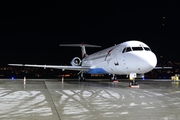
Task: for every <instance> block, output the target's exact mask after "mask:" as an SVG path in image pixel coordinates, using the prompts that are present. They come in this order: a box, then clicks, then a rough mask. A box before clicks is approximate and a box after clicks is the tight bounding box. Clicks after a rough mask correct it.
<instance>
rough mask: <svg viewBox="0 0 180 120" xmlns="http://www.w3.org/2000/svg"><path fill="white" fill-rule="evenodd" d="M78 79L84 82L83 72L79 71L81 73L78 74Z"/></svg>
mask: <svg viewBox="0 0 180 120" xmlns="http://www.w3.org/2000/svg"><path fill="white" fill-rule="evenodd" d="M78 81H79V82H85V77H84V75H83V72H81V74H80V75H79V78H78Z"/></svg>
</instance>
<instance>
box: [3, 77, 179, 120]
mask: <svg viewBox="0 0 180 120" xmlns="http://www.w3.org/2000/svg"><path fill="white" fill-rule="evenodd" d="M138 82H139V85H140V88H130V87H128V80H119V82H117V83H111V82H108V81H107V80H101V79H98V80H88V81H87V82H82V83H79V82H77V80H67V79H65V80H64V82H61V79H60V80H58V79H26V83H24V81H23V79H14V80H11V79H0V119H2V120H110V119H111V120H132V119H135V120H180V87H179V82H172V81H171V80H166V81H164V80H160V79H158V80H144V81H138Z"/></svg>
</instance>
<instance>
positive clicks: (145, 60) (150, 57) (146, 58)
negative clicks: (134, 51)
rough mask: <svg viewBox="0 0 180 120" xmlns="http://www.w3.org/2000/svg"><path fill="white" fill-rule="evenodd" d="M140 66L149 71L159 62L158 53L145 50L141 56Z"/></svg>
mask: <svg viewBox="0 0 180 120" xmlns="http://www.w3.org/2000/svg"><path fill="white" fill-rule="evenodd" d="M138 63H139V66H140V69H141V70H142V71H145V72H149V71H151V70H152V69H153V68H154V67H155V66H156V64H157V58H156V55H155V54H154V53H153V52H144V53H143V54H142V55H141V56H140V58H139V62H138Z"/></svg>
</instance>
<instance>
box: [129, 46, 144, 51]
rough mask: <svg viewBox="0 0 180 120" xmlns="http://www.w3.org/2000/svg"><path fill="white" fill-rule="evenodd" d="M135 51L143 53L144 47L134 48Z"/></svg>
mask: <svg viewBox="0 0 180 120" xmlns="http://www.w3.org/2000/svg"><path fill="white" fill-rule="evenodd" d="M132 49H133V51H141V50H143V48H142V47H132Z"/></svg>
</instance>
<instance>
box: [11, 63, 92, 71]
mask: <svg viewBox="0 0 180 120" xmlns="http://www.w3.org/2000/svg"><path fill="white" fill-rule="evenodd" d="M8 65H9V66H26V67H40V68H53V69H64V70H78V71H81V70H83V71H86V70H89V69H90V66H60V65H31V64H8Z"/></svg>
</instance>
